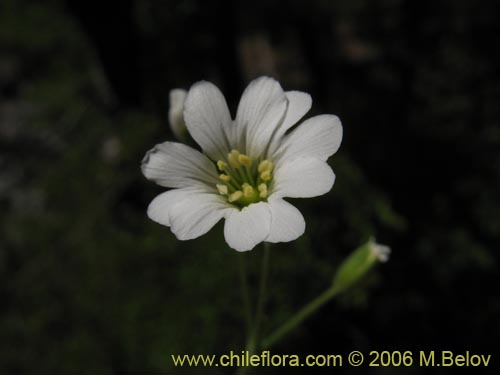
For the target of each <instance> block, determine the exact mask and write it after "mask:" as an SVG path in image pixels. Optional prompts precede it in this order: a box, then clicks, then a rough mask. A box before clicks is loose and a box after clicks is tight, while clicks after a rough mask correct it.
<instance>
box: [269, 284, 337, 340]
mask: <svg viewBox="0 0 500 375" xmlns="http://www.w3.org/2000/svg"><path fill="white" fill-rule="evenodd" d="M340 292H341V290H340V289H338V288H334V287H333V286H332V287H330V288H329V289H327V290H325V291H324V292H323V293H321V294H320V295H319V296H318V297H316V298H315V299H313V300H312V301H311V302H309V303H308V304H307V305H305V306H304V307H303V308H302V309H301V310H299V312H297V313H296V314H295V315H294V316H292V317H291V318H290V319H288V320H287V321H286V322H285V323H284V324H283V325H282V326H281V327H279V328H278V329H277V330H276V331H274V332H273V333H271V334H270V335H269V336H268V337H266V338H265V339H264V340H263V341H262V347H263V348H266V349H269V348H270V347H271V346H272V345H274V344H276V343H277V342H278V341H279V340H281V339H282V338H283V337H284V336H285V335H286V334H287V333H288V332H290V331H291V330H293V329H294V328H295V327H297V326H298V325H299V324H300V323H302V322H303V321H304V320H305V319H307V318H308V317H309V316H311V315H312V314H313V313H314V312H315V311H316V310H318V309H319V308H320V307H321V306H323V305H324V304H325V303H327V302H328V301H330V300H331V299H332V298H333V297H335V296H336V295H337V294H339V293H340Z"/></svg>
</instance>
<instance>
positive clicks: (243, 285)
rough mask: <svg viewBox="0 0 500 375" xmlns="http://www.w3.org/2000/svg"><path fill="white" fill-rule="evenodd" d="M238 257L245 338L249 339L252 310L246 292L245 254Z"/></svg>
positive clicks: (247, 292)
mask: <svg viewBox="0 0 500 375" xmlns="http://www.w3.org/2000/svg"><path fill="white" fill-rule="evenodd" d="M237 256H238V266H239V276H240V287H241V297H242V300H243V309H244V310H245V327H246V336H247V337H249V335H250V332H251V329H252V311H251V310H252V308H251V303H250V293H249V291H248V277H247V268H246V264H245V263H246V262H245V259H244V257H245V254H237Z"/></svg>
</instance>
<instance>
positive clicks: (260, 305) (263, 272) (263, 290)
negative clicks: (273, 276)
mask: <svg viewBox="0 0 500 375" xmlns="http://www.w3.org/2000/svg"><path fill="white" fill-rule="evenodd" d="M269 249H270V244H269V243H268V242H264V254H263V256H262V265H261V269H260V283H259V297H258V300H257V309H256V312H255V320H254V324H253V327H252V332H251V334H250V337H249V340H248V343H247V350H248V352H249V353H250V354H253V353H254V352H255V349H256V348H257V344H258V341H259V333H260V332H259V331H260V325H261V321H262V315H263V313H264V305H265V302H266V298H267V279H268V275H269V253H270V250H269Z"/></svg>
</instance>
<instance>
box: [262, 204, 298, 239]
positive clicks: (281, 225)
mask: <svg viewBox="0 0 500 375" xmlns="http://www.w3.org/2000/svg"><path fill="white" fill-rule="evenodd" d="M268 202H269V207H270V208H271V231H270V233H269V237H267V239H266V241H267V242H273V243H275V242H288V241H293V240H295V239H297V238H298V237H300V236H301V235H302V234H304V231H305V229H306V222H305V220H304V217H303V216H302V214H301V213H300V211H299V210H298V209H297V208H295V207H294V206H292V205H291V204H290V203H288V202H286V201H284V200H283V199H281V198H277V197H274V196H271V197H270V198H269V201H268Z"/></svg>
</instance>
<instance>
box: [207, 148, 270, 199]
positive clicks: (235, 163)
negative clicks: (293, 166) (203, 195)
mask: <svg viewBox="0 0 500 375" xmlns="http://www.w3.org/2000/svg"><path fill="white" fill-rule="evenodd" d="M273 167H274V165H273V163H271V162H270V161H269V160H267V159H265V160H262V161H259V160H252V159H250V158H249V157H248V156H247V155H245V154H242V153H240V152H239V151H238V150H232V151H231V152H230V153H229V154H227V158H226V160H219V161H217V168H218V169H219V171H220V172H221V173H220V175H219V179H220V180H221V182H222V183H220V184H217V185H216V186H217V190H218V191H219V193H220V194H221V195H224V196H226V198H227V201H228V202H229V203H231V204H233V205H235V206H238V207H241V208H243V207H246V206H248V205H250V204H252V203H257V202H260V201H266V199H267V197H268V196H269V193H270V185H271V182H272V177H273V175H272V171H273Z"/></svg>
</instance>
